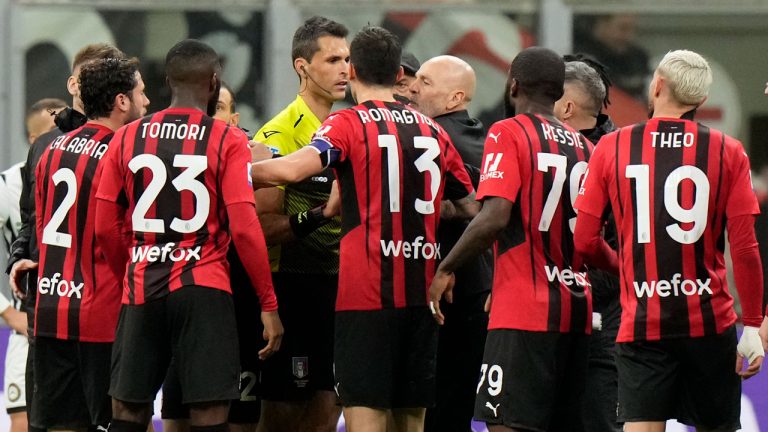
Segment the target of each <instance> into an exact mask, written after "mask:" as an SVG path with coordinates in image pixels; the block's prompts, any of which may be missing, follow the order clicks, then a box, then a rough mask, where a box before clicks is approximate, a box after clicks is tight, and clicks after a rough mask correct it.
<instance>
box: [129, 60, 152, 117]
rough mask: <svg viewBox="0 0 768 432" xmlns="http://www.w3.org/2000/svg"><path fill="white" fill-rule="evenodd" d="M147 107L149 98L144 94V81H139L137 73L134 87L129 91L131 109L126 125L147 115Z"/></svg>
mask: <svg viewBox="0 0 768 432" xmlns="http://www.w3.org/2000/svg"><path fill="white" fill-rule="evenodd" d="M147 107H149V98H147V95H146V94H144V80H142V79H141V74H140V73H139V72H138V71H137V72H136V87H134V88H133V90H131V107H130V110H129V111H128V119H127V120H126V123H130V122H132V121H134V120H137V119H140V118H142V117H144V116H145V115H147Z"/></svg>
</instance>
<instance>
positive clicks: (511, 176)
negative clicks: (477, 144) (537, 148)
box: [477, 122, 522, 202]
mask: <svg viewBox="0 0 768 432" xmlns="http://www.w3.org/2000/svg"><path fill="white" fill-rule="evenodd" d="M518 139H519V138H518V135H517V134H515V133H514V132H512V131H510V130H509V129H508V128H506V127H504V125H502V124H500V123H498V122H497V123H495V124H494V125H493V126H491V128H490V129H489V130H488V135H487V136H486V138H485V147H484V150H483V159H482V164H483V166H482V167H481V172H480V184H479V185H478V187H477V199H478V200H480V199H483V198H486V197H500V198H504V199H506V200H508V201H511V202H515V199H516V198H517V194H518V192H519V191H520V185H521V183H522V182H521V180H520V162H519V157H518V142H517V140H518Z"/></svg>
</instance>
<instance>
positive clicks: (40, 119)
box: [27, 108, 63, 144]
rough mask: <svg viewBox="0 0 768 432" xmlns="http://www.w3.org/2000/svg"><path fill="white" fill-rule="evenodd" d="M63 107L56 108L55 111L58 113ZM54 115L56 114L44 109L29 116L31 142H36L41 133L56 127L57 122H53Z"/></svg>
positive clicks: (28, 125) (28, 124) (28, 133)
mask: <svg viewBox="0 0 768 432" xmlns="http://www.w3.org/2000/svg"><path fill="white" fill-rule="evenodd" d="M62 109H63V108H56V109H55V110H53V111H54V113H58V112H59V111H61V110H62ZM53 116H54V114H50V113H49V112H48V110H42V111H38V112H36V113H35V114H33V115H32V116H30V117H29V119H28V120H27V139H28V140H29V143H30V144H32V143H33V142H35V140H36V139H37V137H39V136H40V135H42V134H44V133H46V132H48V131H49V130H51V129H53V128H55V127H56V124H55V123H54V122H53Z"/></svg>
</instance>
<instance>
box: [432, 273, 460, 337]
mask: <svg viewBox="0 0 768 432" xmlns="http://www.w3.org/2000/svg"><path fill="white" fill-rule="evenodd" d="M454 283H456V277H455V276H454V275H453V273H447V272H444V271H442V270H440V269H438V270H437V271H436V272H435V277H434V279H432V285H430V286H429V309H430V310H431V311H432V316H433V317H434V318H435V320H436V321H437V323H438V324H440V325H443V324H445V316H443V313H442V311H440V299H442V298H443V295H445V301H447V302H448V303H453V284H454Z"/></svg>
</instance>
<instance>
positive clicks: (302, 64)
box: [293, 57, 307, 79]
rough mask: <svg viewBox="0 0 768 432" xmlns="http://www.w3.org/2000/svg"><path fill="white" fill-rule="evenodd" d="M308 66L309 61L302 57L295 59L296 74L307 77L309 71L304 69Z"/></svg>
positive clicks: (294, 68)
mask: <svg viewBox="0 0 768 432" xmlns="http://www.w3.org/2000/svg"><path fill="white" fill-rule="evenodd" d="M306 67H307V61H306V60H304V59H303V58H301V57H299V58H297V59H296V60H294V61H293V70H294V71H296V74H298V75H299V76H300V77H301V78H305V79H306V78H307V73H306V72H305V70H304V69H305V68H306Z"/></svg>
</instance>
